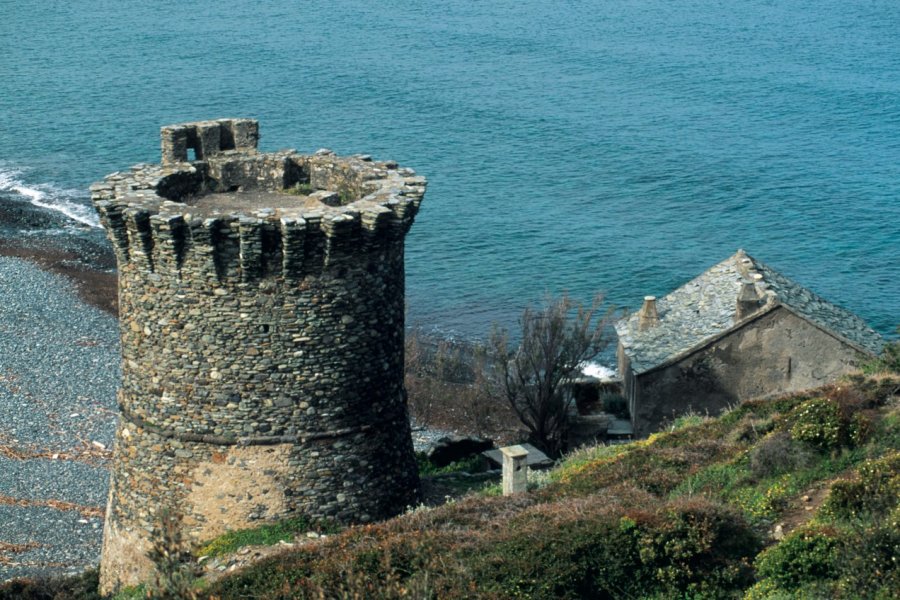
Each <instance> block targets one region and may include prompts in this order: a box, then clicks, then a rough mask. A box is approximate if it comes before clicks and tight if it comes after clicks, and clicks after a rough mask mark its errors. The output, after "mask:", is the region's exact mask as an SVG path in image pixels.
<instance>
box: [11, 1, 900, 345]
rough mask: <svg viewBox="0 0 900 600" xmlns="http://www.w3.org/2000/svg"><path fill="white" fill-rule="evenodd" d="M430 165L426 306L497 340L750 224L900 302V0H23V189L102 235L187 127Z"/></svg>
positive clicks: (828, 286)
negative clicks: (105, 182)
mask: <svg viewBox="0 0 900 600" xmlns="http://www.w3.org/2000/svg"><path fill="white" fill-rule="evenodd" d="M220 117H252V118H256V119H259V121H260V127H261V141H260V147H261V149H264V150H277V149H282V148H296V149H298V150H301V151H314V150H316V149H319V148H330V149H332V150H334V151H335V152H337V153H344V154H353V153H366V154H371V155H373V156H374V157H375V158H377V159H394V160H397V161H398V162H399V163H400V164H401V165H403V166H409V167H412V168H414V169H415V170H416V171H417V172H418V173H419V174H421V175H424V176H425V177H427V178H428V181H429V185H428V191H427V194H426V196H425V201H424V203H423V205H422V210H421V212H420V213H419V215H418V217H417V221H416V224H415V225H414V227H413V229H412V230H411V232H410V234H409V236H408V238H407V262H406V267H407V304H408V317H407V319H408V323H409V324H410V325H416V326H419V327H422V328H425V329H427V330H429V331H432V332H436V333H438V334H440V335H444V336H447V337H456V338H462V339H480V338H483V337H485V336H486V335H487V334H488V332H489V331H490V329H491V327H492V326H494V325H498V326H501V327H509V328H512V329H515V327H516V322H517V319H518V317H519V315H520V314H521V312H522V310H523V308H524V307H525V306H527V305H537V304H539V303H541V302H542V301H543V300H544V299H545V298H547V297H548V296H558V295H560V294H562V293H568V294H569V295H570V296H572V297H574V298H575V299H577V300H579V301H582V302H589V301H590V300H591V298H592V297H593V296H594V295H595V294H597V293H603V294H605V298H606V301H607V302H608V304H609V305H611V306H618V307H622V308H627V309H635V308H637V307H638V306H639V305H640V303H641V299H642V298H643V296H644V295H647V294H654V295H664V294H665V293H667V292H668V291H670V290H672V289H674V288H675V287H677V286H679V285H681V284H682V283H684V282H686V281H687V280H689V279H691V278H693V277H694V276H696V275H697V274H699V273H701V272H702V271H703V270H705V269H706V268H708V267H709V266H711V265H713V264H715V263H717V262H719V261H721V260H723V259H725V258H726V257H728V256H730V255H731V254H733V253H734V252H735V251H736V250H737V249H738V248H743V249H745V250H746V251H747V252H748V253H750V254H751V255H752V256H754V257H755V258H757V259H759V260H761V261H763V262H765V263H767V264H769V265H770V266H772V267H774V268H776V269H778V270H779V271H781V272H782V273H784V274H786V275H787V276H789V277H791V278H793V279H794V280H796V281H798V282H799V283H801V284H803V285H805V286H806V287H808V288H810V289H812V290H814V291H815V292H817V293H818V294H820V295H822V296H823V297H825V298H827V299H828V300H830V301H831V302H834V303H836V304H839V305H842V306H844V307H846V308H848V309H850V310H852V311H854V312H856V313H857V314H859V315H860V316H862V317H863V318H864V319H865V320H866V321H868V323H869V324H871V325H872V327H874V328H875V329H876V330H878V331H879V332H880V333H882V334H884V335H887V336H889V335H892V333H893V332H894V331H895V330H896V328H897V326H898V325H900V2H898V1H897V0H859V1H854V2H847V1H846V0H817V1H816V2H808V1H807V0H719V1H716V2H710V1H709V0H703V1H700V0H592V1H587V0H582V1H578V0H553V1H548V0H487V1H483V2H476V1H472V0H465V1H463V0H441V1H440V2H437V1H428V0H405V1H404V0H393V1H383V2H373V1H372V0H365V1H363V0H328V1H319V0H302V1H300V0H294V1H291V0H266V1H265V2H260V1H258V0H252V1H251V0H231V1H229V2H221V1H212V0H198V1H194V0H178V1H172V0H158V1H156V2H146V1H145V0H141V1H135V0H79V1H78V2H72V1H70V0H69V1H65V2H63V1H54V0H42V1H40V2H32V1H25V0H0V204H6V205H11V204H15V203H28V204H30V205H32V206H37V207H39V208H40V210H43V211H48V212H54V213H56V214H57V215H63V216H64V217H65V218H64V219H62V221H60V222H61V223H62V224H61V225H59V226H57V227H53V228H50V229H44V230H36V231H35V230H29V228H28V227H23V228H21V231H17V232H15V233H16V235H22V236H34V235H38V236H41V235H54V236H59V235H71V236H100V235H102V232H101V231H100V230H99V229H98V227H99V225H98V221H97V218H96V216H95V215H94V213H93V211H92V209H91V208H90V206H89V200H88V191H87V188H88V186H89V185H90V183H91V182H93V181H97V180H100V179H101V178H102V177H103V176H105V175H106V174H108V173H111V172H113V171H119V170H124V169H127V168H128V167H129V166H130V165H132V164H135V163H141V162H158V160H159V127H160V126H161V125H164V124H170V123H178V122H183V121H189V120H198V119H208V118H220Z"/></svg>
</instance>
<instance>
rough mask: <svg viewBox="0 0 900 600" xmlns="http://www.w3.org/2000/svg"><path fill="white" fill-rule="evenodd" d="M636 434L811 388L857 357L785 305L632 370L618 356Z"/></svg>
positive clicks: (854, 362) (855, 361)
mask: <svg viewBox="0 0 900 600" xmlns="http://www.w3.org/2000/svg"><path fill="white" fill-rule="evenodd" d="M622 356H623V353H621V352H620V368H623V367H624V368H623V370H622V373H623V378H624V380H625V387H626V394H627V395H628V397H629V402H630V403H631V404H632V419H633V422H634V431H635V435H636V436H637V437H646V436H647V435H649V434H650V433H653V432H654V431H658V430H659V428H660V426H661V425H662V424H663V423H665V422H666V421H669V420H671V419H672V418H673V417H676V416H679V415H682V414H685V413H686V412H688V411H690V410H693V411H696V412H699V413H701V414H705V413H708V414H710V415H716V414H718V413H719V412H721V411H722V410H724V409H726V408H728V407H729V406H733V405H736V404H738V403H739V402H740V401H742V400H748V399H751V398H760V397H765V396H771V395H776V394H782V393H788V392H795V391H800V390H805V389H810V388H814V387H817V386H820V385H824V384H825V383H827V382H829V381H833V380H835V379H836V378H838V377H839V376H841V375H844V374H846V373H849V372H852V371H853V370H855V369H856V368H857V367H858V362H859V360H860V359H861V358H863V357H862V355H861V354H860V353H859V352H858V351H856V350H854V349H853V348H851V347H850V346H849V345H847V344H846V343H844V342H842V341H841V340H839V339H837V338H835V337H834V336H832V335H829V334H827V333H825V332H824V331H822V330H821V329H819V328H818V327H816V326H814V325H812V324H811V323H809V322H808V321H807V320H805V319H802V318H800V317H798V316H796V315H795V314H794V313H792V312H791V311H789V310H787V309H786V308H783V307H779V308H776V309H774V310H771V311H768V312H766V313H765V314H763V315H762V316H760V317H759V318H757V319H753V320H750V321H748V322H747V323H746V324H745V325H744V326H743V327H741V328H739V329H737V330H736V331H734V332H732V333H730V334H728V335H726V336H725V337H723V338H721V339H719V340H717V341H715V342H713V343H712V344H711V345H709V346H707V347H705V348H703V349H701V350H699V351H697V352H695V353H693V354H691V355H689V356H686V357H684V358H682V359H681V360H679V361H677V362H675V363H673V364H671V365H668V366H665V367H662V368H660V369H655V370H652V371H648V372H647V373H643V374H639V375H637V376H635V375H634V373H632V372H631V371H630V369H629V368H628V365H627V360H625V361H624V363H623V361H622Z"/></svg>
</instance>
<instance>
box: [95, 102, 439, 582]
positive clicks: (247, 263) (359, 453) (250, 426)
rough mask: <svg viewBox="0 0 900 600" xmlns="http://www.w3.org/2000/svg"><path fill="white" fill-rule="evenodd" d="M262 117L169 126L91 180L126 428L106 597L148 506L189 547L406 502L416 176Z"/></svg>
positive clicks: (412, 490) (113, 493) (138, 560)
mask: <svg viewBox="0 0 900 600" xmlns="http://www.w3.org/2000/svg"><path fill="white" fill-rule="evenodd" d="M258 131H259V129H258V123H257V122H256V121H254V120H250V119H220V120H216V121H201V122H196V123H186V124H182V125H173V126H167V127H163V128H162V131H161V134H162V161H161V164H160V165H137V166H135V167H132V169H131V170H130V171H129V172H126V173H114V174H112V175H110V176H108V177H107V178H106V179H105V180H104V181H103V182H101V183H98V184H95V185H93V186H92V187H91V196H92V199H93V202H94V206H95V207H96V209H97V211H98V212H99V214H100V218H101V220H102V223H103V226H104V227H105V228H106V230H107V233H108V235H109V239H110V240H111V241H112V243H113V246H114V249H115V253H116V257H117V260H118V265H119V311H120V315H121V317H120V320H121V337H122V355H123V361H122V385H121V388H120V390H119V397H118V403H119V407H120V410H121V419H120V422H119V427H118V430H117V433H116V450H115V458H114V461H113V468H112V480H111V489H110V495H109V506H108V510H107V515H106V525H105V530H104V539H103V555H102V560H101V589H102V590H103V591H110V590H113V589H114V588H116V587H117V586H119V585H132V584H136V583H138V582H140V581H142V580H146V579H147V577H148V576H149V575H150V574H151V573H152V565H151V564H150V562H149V560H148V559H147V558H146V556H145V553H146V551H147V550H148V548H149V536H150V531H151V529H152V528H153V527H154V525H156V523H157V520H158V514H159V511H160V510H161V509H163V508H174V509H175V510H177V511H178V512H180V513H181V514H183V515H184V519H183V529H184V532H183V533H184V534H185V535H186V537H187V538H188V539H191V540H194V541H201V540H204V539H208V538H212V537H214V536H217V535H219V534H221V533H223V532H225V531H226V530H229V529H239V528H246V527H253V526H255V525H259V524H261V523H264V522H267V521H274V520H280V519H284V518H287V517H291V516H300V515H303V516H306V517H310V518H313V519H320V518H321V519H333V520H337V521H342V522H366V521H370V520H373V519H380V518H384V517H388V516H391V515H394V514H396V513H398V512H399V511H401V510H403V508H404V507H406V506H408V505H410V504H412V503H414V502H415V501H416V500H417V496H418V484H419V482H418V477H417V474H416V465H415V460H414V457H413V449H412V441H411V438H410V430H409V422H408V419H407V407H406V397H405V391H404V388H403V335H404V269H403V244H404V237H405V235H406V232H407V231H408V230H409V228H410V226H411V225H412V223H413V218H414V217H415V215H416V212H417V210H418V208H419V203H420V202H421V201H422V196H423V195H424V193H425V184H426V182H425V179H424V178H423V177H417V176H415V172H414V171H412V170H411V169H403V168H398V166H397V164H396V163H394V162H375V161H372V160H371V158H369V157H368V156H364V155H358V156H353V157H338V156H335V155H334V154H333V153H332V152H330V151H327V150H320V151H318V152H316V153H315V154H314V155H301V154H298V153H296V152H295V151H293V150H284V151H280V152H274V153H260V152H258V151H257V149H256V146H257V140H258V137H259V135H258Z"/></svg>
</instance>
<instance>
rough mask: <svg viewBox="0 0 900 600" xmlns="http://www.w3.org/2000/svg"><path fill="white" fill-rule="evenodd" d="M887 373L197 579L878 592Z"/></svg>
mask: <svg viewBox="0 0 900 600" xmlns="http://www.w3.org/2000/svg"><path fill="white" fill-rule="evenodd" d="M898 387H900V379H898V378H896V377H886V376H879V377H872V378H864V377H856V378H853V379H851V380H848V381H847V382H844V383H842V384H840V385H835V386H828V387H825V388H822V389H819V390H815V393H812V394H802V395H797V396H791V397H785V398H780V399H776V400H770V401H760V402H750V403H745V404H743V405H741V406H739V407H737V408H735V409H733V410H731V411H730V412H729V413H728V414H726V415H724V416H722V417H721V418H718V419H708V418H705V417H691V418H687V419H684V420H682V421H681V422H679V423H676V424H675V427H673V428H672V429H673V430H672V431H670V432H666V433H663V434H658V435H656V436H653V437H652V438H651V439H649V440H644V441H640V442H636V443H633V444H629V445H623V446H612V447H599V448H591V449H585V450H581V451H578V452H576V453H573V454H572V455H571V456H569V457H567V458H566V459H565V461H564V462H563V463H562V464H561V465H560V466H559V467H558V468H557V469H555V470H554V471H552V472H551V473H550V475H549V478H548V479H547V481H546V482H544V483H546V485H543V487H541V486H536V487H537V488H538V489H536V490H535V491H533V492H531V493H529V494H526V495H522V496H517V497H513V498H503V497H497V496H494V495H492V494H490V493H484V492H482V493H481V494H472V495H469V496H466V497H464V498H462V499H460V500H457V501H456V502H454V503H451V504H449V505H446V506H442V507H438V508H436V509H433V510H422V511H415V512H413V513H410V514H407V515H404V516H402V517H400V518H397V519H393V520H391V521H388V522H385V523H381V524H377V525H370V526H366V527H357V528H351V529H349V530H348V531H347V532H345V533H343V534H341V535H338V536H335V537H333V538H329V539H328V540H326V541H325V542H323V543H321V544H318V545H317V546H316V547H315V548H314V549H307V550H303V551H299V552H297V551H293V552H288V553H285V554H282V555H279V556H276V557H272V558H269V559H266V560H264V561H262V562H260V563H258V564H256V565H254V566H252V567H250V568H248V569H245V570H244V571H242V572H239V573H237V574H235V575H233V576H230V577H228V578H225V579H223V580H221V581H220V582H218V583H216V584H214V585H213V586H212V588H211V589H210V592H211V593H213V594H215V595H216V596H218V597H220V598H222V599H223V600H224V599H227V598H241V597H246V596H247V595H250V594H252V595H253V596H254V597H259V598H293V597H297V598H304V597H309V598H317V597H374V598H401V597H413V598H444V597H481V598H741V597H746V598H770V599H772V598H803V597H807V598H821V597H828V598H832V597H835V598H882V597H883V598H887V597H890V593H891V592H892V591H893V590H894V589H896V588H895V587H892V586H896V585H897V577H898V575H897V572H898V570H897V565H896V562H895V561H896V559H895V557H896V556H897V555H898V552H897V549H898V546H897V543H898V539H897V538H898V534H897V531H898V528H897V521H898V515H900V510H898V509H897V508H896V499H897V498H898V497H900V493H898V490H897V486H898V485H900V484H898V479H897V475H896V473H897V472H898V471H900V469H898V468H897V467H898V460H900V459H898V458H897V454H898V453H897V442H898V437H900V414H898V407H897V405H896V399H895V398H894V394H895V393H896V390H897V389H898ZM823 416H824V417H823ZM862 423H864V425H861V424H862ZM863 429H865V430H866V433H865V434H864V435H862V434H860V433H859V432H860V431H862V430H863ZM494 487H496V486H494ZM829 487H832V488H833V491H832V492H831V494H830V495H828V494H827V490H828V488H829ZM489 489H490V491H495V490H494V489H493V488H489ZM812 489H816V490H821V494H820V495H821V497H823V498H827V500H826V501H825V503H824V508H822V509H821V510H816V508H818V505H815V506H809V508H810V510H808V511H807V510H805V509H804V500H802V498H804V497H807V498H808V496H807V494H808V493H809V492H810V490H812ZM779 523H784V527H785V531H784V533H785V535H784V539H783V540H781V541H780V542H777V541H776V540H774V539H773V538H772V537H771V532H772V531H773V528H774V526H775V525H776V524H779ZM892 561H894V562H892Z"/></svg>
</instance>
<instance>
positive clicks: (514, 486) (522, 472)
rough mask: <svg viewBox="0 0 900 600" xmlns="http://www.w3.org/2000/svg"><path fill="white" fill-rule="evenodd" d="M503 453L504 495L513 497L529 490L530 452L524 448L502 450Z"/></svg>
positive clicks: (510, 447)
mask: <svg viewBox="0 0 900 600" xmlns="http://www.w3.org/2000/svg"><path fill="white" fill-rule="evenodd" d="M500 452H502V453H503V495H504V496H512V495H513V494H519V493H521V492H524V491H526V490H527V489H528V464H527V460H526V459H527V458H528V450H526V449H525V448H523V447H522V446H507V447H506V448H500Z"/></svg>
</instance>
